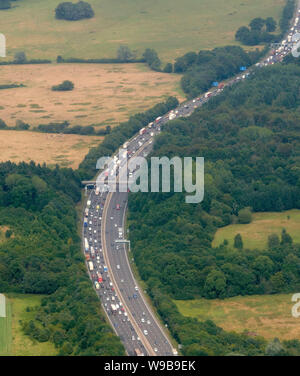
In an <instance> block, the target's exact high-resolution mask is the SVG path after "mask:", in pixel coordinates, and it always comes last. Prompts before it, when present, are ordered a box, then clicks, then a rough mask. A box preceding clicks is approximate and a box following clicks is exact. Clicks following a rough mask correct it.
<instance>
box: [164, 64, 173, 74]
mask: <svg viewBox="0 0 300 376" xmlns="http://www.w3.org/2000/svg"><path fill="white" fill-rule="evenodd" d="M172 72H173V64H172V63H168V64H166V66H165V67H164V73H172Z"/></svg>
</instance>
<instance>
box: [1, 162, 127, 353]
mask: <svg viewBox="0 0 300 376" xmlns="http://www.w3.org/2000/svg"><path fill="white" fill-rule="evenodd" d="M80 199H81V192H80V179H79V176H78V174H77V173H76V172H74V171H72V170H71V169H60V168H58V167H56V168H55V169H53V170H51V169H49V168H47V167H46V166H40V165H36V164H34V163H33V162H32V163H30V164H26V163H20V164H19V165H16V164H13V163H10V162H7V163H1V164H0V225H1V226H6V227H8V228H9V230H8V231H9V233H8V232H6V238H7V239H6V241H5V242H2V243H1V244H0V290H1V291H5V292H19V293H31V294H46V295H48V296H47V297H46V298H44V299H43V302H42V306H41V307H39V308H38V310H37V311H36V313H35V319H34V320H32V321H30V322H23V326H24V331H25V333H26V334H28V335H29V336H30V337H32V338H33V339H35V340H37V341H40V342H45V341H52V342H54V344H55V345H56V346H57V348H58V351H59V353H60V354H61V355H69V354H76V355H112V354H115V355H123V354H124V350H123V346H122V345H121V343H120V341H119V339H118V338H117V337H116V336H115V335H114V334H113V331H112V329H111V328H110V327H109V325H108V324H107V323H106V321H105V318H104V317H105V316H104V313H103V311H101V309H100V304H99V300H98V297H97V295H96V294H95V292H94V291H93V289H92V286H91V283H90V281H89V279H88V276H87V274H86V269H85V265H84V259H83V256H82V253H81V247H80V238H79V236H78V235H77V215H76V210H75V205H76V203H77V202H78V201H79V200H80Z"/></svg>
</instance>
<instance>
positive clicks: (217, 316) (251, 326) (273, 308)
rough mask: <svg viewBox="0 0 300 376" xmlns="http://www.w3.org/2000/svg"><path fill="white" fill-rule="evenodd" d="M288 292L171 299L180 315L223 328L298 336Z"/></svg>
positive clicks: (277, 335) (290, 336)
mask: <svg viewBox="0 0 300 376" xmlns="http://www.w3.org/2000/svg"><path fill="white" fill-rule="evenodd" d="M291 297H292V294H276V295H253V296H243V297H242V296H237V297H234V298H227V299H224V300H219V299H215V300H207V299H197V300H188V301H175V303H176V305H177V307H178V309H179V311H180V312H181V313H182V314H183V315H184V316H189V317H195V318H197V319H199V320H200V321H204V320H213V321H214V322H215V323H216V324H217V325H218V326H220V327H221V328H223V329H225V330H227V331H236V332H239V333H241V332H243V331H244V330H247V331H250V332H252V333H253V335H261V336H263V337H265V338H267V339H272V338H274V337H278V338H279V339H295V338H298V339H299V338H300V326H299V320H300V319H299V318H294V317H293V316H292V314H291V309H292V306H293V304H295V303H292V301H291Z"/></svg>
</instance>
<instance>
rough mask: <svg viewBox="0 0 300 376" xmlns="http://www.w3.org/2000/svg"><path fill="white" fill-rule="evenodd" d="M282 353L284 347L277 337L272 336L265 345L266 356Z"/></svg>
mask: <svg viewBox="0 0 300 376" xmlns="http://www.w3.org/2000/svg"><path fill="white" fill-rule="evenodd" d="M283 354H284V348H283V346H282V344H281V343H280V341H279V339H278V338H274V339H273V340H272V341H270V342H269V343H268V345H267V347H266V355H267V356H278V355H283Z"/></svg>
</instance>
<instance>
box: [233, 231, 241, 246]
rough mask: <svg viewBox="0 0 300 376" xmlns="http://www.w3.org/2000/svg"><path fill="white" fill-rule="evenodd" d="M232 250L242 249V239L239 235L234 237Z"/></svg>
mask: <svg viewBox="0 0 300 376" xmlns="http://www.w3.org/2000/svg"><path fill="white" fill-rule="evenodd" d="M233 246H234V248H237V249H243V239H242V236H241V234H237V235H236V236H235V237H234V245H233Z"/></svg>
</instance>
